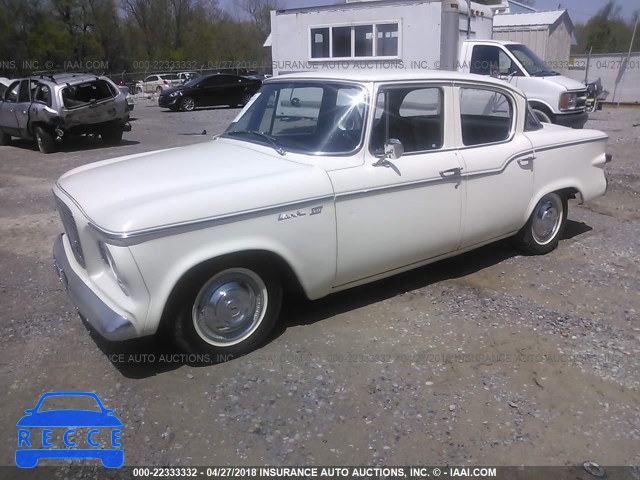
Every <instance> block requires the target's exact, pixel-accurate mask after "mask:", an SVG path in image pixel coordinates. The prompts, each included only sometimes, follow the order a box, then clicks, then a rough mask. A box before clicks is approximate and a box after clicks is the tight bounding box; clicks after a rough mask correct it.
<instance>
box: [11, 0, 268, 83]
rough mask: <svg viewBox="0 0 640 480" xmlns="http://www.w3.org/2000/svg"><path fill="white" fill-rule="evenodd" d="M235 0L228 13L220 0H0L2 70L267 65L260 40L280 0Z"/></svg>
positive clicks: (13, 73) (115, 71) (12, 71)
mask: <svg viewBox="0 0 640 480" xmlns="http://www.w3.org/2000/svg"><path fill="white" fill-rule="evenodd" d="M235 5H236V8H235V11H231V12H230V11H225V10H224V9H222V8H221V7H220V6H219V4H218V2H217V0H0V75H4V76H18V75H22V74H27V73H33V70H38V69H40V70H83V69H85V70H96V68H93V67H98V68H100V69H104V70H108V71H109V72H110V73H118V72H123V71H127V72H132V71H138V72H140V71H145V70H146V71H152V70H170V69H171V70H175V69H179V70H185V69H189V70H194V69H200V68H211V67H212V65H213V66H215V65H231V64H241V63H245V62H246V63H247V64H249V63H251V64H257V65H263V64H264V65H268V64H269V62H270V58H271V57H270V51H269V49H268V48H265V47H263V46H262V45H263V43H264V41H265V39H266V37H267V35H268V33H269V11H270V10H271V9H272V8H276V7H277V1H275V0H241V1H239V2H236V4H235ZM154 66H157V67H158V68H153V67H154ZM171 66H175V68H171ZM82 67H89V68H82ZM182 67H188V68H182Z"/></svg>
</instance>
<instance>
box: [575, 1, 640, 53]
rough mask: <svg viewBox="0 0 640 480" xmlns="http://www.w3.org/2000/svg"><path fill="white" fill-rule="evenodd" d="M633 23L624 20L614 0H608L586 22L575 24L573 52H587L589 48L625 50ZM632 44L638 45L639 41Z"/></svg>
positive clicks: (598, 51)
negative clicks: (576, 43)
mask: <svg viewBox="0 0 640 480" xmlns="http://www.w3.org/2000/svg"><path fill="white" fill-rule="evenodd" d="M633 23H635V18H634V19H633ZM633 23H631V22H628V21H625V19H624V18H623V17H622V15H621V8H620V6H618V5H617V4H616V2H615V0H609V1H608V2H607V4H606V5H605V6H604V7H602V8H601V9H600V10H599V11H598V13H596V14H595V15H594V16H593V17H591V18H590V19H589V21H588V22H587V23H586V24H578V25H576V31H575V33H576V39H577V40H578V46H577V48H576V49H575V53H588V52H589V50H590V49H591V48H593V50H592V52H593V53H620V52H626V51H627V50H628V49H629V43H630V42H631V35H632V31H633ZM636 35H638V34H636ZM636 40H637V39H636ZM634 45H635V46H637V47H638V46H640V41H636V42H634Z"/></svg>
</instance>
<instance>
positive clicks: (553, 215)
mask: <svg viewBox="0 0 640 480" xmlns="http://www.w3.org/2000/svg"><path fill="white" fill-rule="evenodd" d="M567 210H568V208H567V197H566V196H565V195H561V194H559V193H557V192H554V193H548V194H547V195H545V196H544V197H542V198H541V199H540V201H539V202H538V203H537V204H536V206H535V207H534V208H533V212H532V213H531V216H530V217H529V220H528V221H527V224H526V225H525V226H524V227H522V230H520V232H518V234H517V235H516V241H517V243H518V246H519V247H520V248H521V249H522V250H524V251H525V252H526V253H529V254H532V255H544V254H545V253H549V252H551V251H552V250H554V249H555V248H556V247H557V246H558V242H559V241H560V238H561V237H562V234H563V233H564V229H565V226H566V223H567Z"/></svg>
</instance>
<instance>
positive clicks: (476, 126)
mask: <svg viewBox="0 0 640 480" xmlns="http://www.w3.org/2000/svg"><path fill="white" fill-rule="evenodd" d="M512 120H513V107H512V105H511V101H510V100H509V98H507V96H506V95H504V94H502V93H500V92H496V91H494V90H489V89H479V88H461V89H460V122H461V126H462V142H463V143H464V144H465V145H466V146H470V145H482V144H487V143H494V142H500V141H504V140H506V139H507V138H509V134H510V131H511V124H512Z"/></svg>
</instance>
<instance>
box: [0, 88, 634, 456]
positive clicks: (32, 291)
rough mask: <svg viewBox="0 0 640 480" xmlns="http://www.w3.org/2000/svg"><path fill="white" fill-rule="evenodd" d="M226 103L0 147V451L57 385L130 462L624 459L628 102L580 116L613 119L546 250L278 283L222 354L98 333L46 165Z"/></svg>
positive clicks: (144, 145) (195, 125)
mask: <svg viewBox="0 0 640 480" xmlns="http://www.w3.org/2000/svg"><path fill="white" fill-rule="evenodd" d="M237 112H238V110H235V109H210V110H203V111H197V112H192V113H171V112H165V111H161V110H160V109H159V108H158V107H157V106H155V105H154V104H153V102H151V101H148V100H140V101H138V103H137V105H136V109H135V111H134V112H133V114H134V115H133V116H134V117H136V119H135V121H133V122H132V125H133V131H132V132H130V133H126V134H125V141H124V142H123V144H122V145H120V146H118V147H113V148H103V147H102V146H101V145H100V142H99V141H97V140H94V139H84V140H81V141H76V142H74V143H73V144H71V145H68V146H66V147H65V148H64V151H62V152H59V153H55V154H52V155H46V156H45V155H42V154H40V153H39V152H37V149H36V147H35V145H33V144H30V143H27V142H19V141H15V140H14V145H12V146H7V147H0V272H2V275H1V276H0V381H1V384H2V386H3V388H2V393H1V394H0V397H1V399H0V404H2V406H3V408H2V409H1V410H0V419H1V423H2V425H4V428H3V429H2V433H0V445H2V448H1V450H0V464H2V465H13V464H14V458H13V456H14V450H15V448H16V446H17V445H16V427H15V424H16V421H17V420H18V419H19V418H20V417H21V416H22V415H23V410H24V409H26V408H32V407H33V406H34V405H35V402H36V401H37V399H38V398H39V396H40V395H41V394H42V393H43V392H47V391H53V390H86V391H94V392H96V393H97V394H98V395H99V396H100V398H101V399H102V401H103V403H104V404H105V405H106V406H107V407H108V408H113V409H115V411H116V414H117V416H118V418H120V419H121V420H122V422H123V424H124V427H123V432H122V444H123V448H124V451H125V464H126V465H172V466H179V465H266V464H269V465H310V464H314V465H411V464H421V465H426V464H432V465H437V464H451V465H474V464H484V465H575V464H578V463H581V462H583V461H586V460H591V461H594V462H596V463H599V464H601V465H639V464H640V409H639V406H640V369H639V355H638V354H639V352H640V322H639V313H640V126H638V124H640V109H630V108H621V109H605V110H603V111H602V112H598V113H596V114H594V115H592V117H591V119H590V121H589V123H588V124H587V127H590V128H597V129H601V130H604V131H605V132H607V133H608V134H609V135H610V140H609V144H608V151H609V152H610V153H612V154H613V156H614V159H613V162H612V163H611V164H610V166H609V167H608V173H609V179H610V189H609V192H608V193H607V195H606V196H605V197H603V198H601V199H598V200H597V201H595V202H593V203H591V204H589V205H586V206H583V207H581V206H578V205H577V204H575V202H574V203H572V204H570V212H569V219H570V220H569V224H568V228H567V232H566V234H565V238H564V239H563V240H562V241H561V242H560V246H559V248H558V249H557V250H556V251H554V252H553V253H551V254H549V255H547V256H544V257H526V256H522V255H520V254H519V253H518V252H516V251H515V250H513V249H512V248H511V247H510V246H509V243H508V242H500V243H497V244H494V245H490V246H488V247H485V248H482V249H480V250H477V251H474V252H471V253H468V254H465V255H463V256H460V257H458V258H454V259H451V260H447V261H443V262H440V263H437V264H435V265H431V266H428V267H425V268H421V269H419V270H415V271H413V272H410V273H407V274H404V275H400V276H397V277H394V278H391V279H388V280H385V281H381V282H377V283H375V284H372V285H368V286H364V287H361V288H357V289H355V290H351V291H348V292H343V293H340V294H336V295H333V296H331V297H328V298H326V299H323V300H321V301H315V302H309V301H305V300H301V299H296V298H289V299H287V301H286V306H285V311H284V315H283V321H282V323H281V325H280V326H279V328H278V330H277V332H276V333H275V335H274V337H273V339H272V341H271V342H270V343H268V344H267V345H266V346H265V347H263V348H261V349H260V350H258V351H255V352H253V353H251V354H250V355H247V356H246V357H243V358H240V359H237V360H234V361H231V362H229V363H226V364H220V365H209V366H199V365H193V364H191V363H190V362H189V361H188V359H185V358H184V357H182V356H180V355H179V354H178V352H177V351H175V350H174V349H172V348H171V347H170V346H168V345H164V344H160V343H158V342H156V341H155V340H154V339H153V338H151V339H143V340H137V341H132V342H128V343H126V344H124V345H123V346H121V347H119V348H114V347H113V346H112V345H108V344H105V343H104V342H102V341H101V340H100V339H98V338H94V337H93V336H91V335H90V334H89V332H88V330H87V329H86V328H85V327H84V326H83V324H82V323H81V321H80V319H79V317H78V315H77V314H76V313H75V311H74V309H73V307H72V306H71V304H70V303H69V301H68V300H67V297H66V295H65V293H64V291H63V289H62V286H61V285H60V283H59V281H58V279H57V277H56V274H55V272H54V269H53V267H52V260H51V248H52V244H53V241H54V238H55V235H56V233H57V232H59V231H61V228H62V227H61V224H60V221H59V219H58V215H57V213H56V211H55V209H54V204H53V198H52V195H51V188H52V185H53V183H54V181H55V180H56V178H57V177H58V176H60V175H61V174H62V173H64V172H65V171H67V170H69V169H71V168H73V167H76V166H79V165H83V164H86V163H89V162H94V161H96V160H100V159H105V158H112V157H115V156H120V155H125V154H131V153H135V152H139V151H146V150H153V149H159V148H166V147H171V146H179V145H186V144H190V143H194V142H201V141H207V140H208V139H209V138H210V136H211V135H212V134H215V133H218V132H221V131H222V130H223V129H224V128H225V126H226V125H227V124H228V123H229V121H230V120H231V119H232V118H233V117H234V116H235V115H236V114H237ZM204 130H206V135H202V133H203V131H204ZM167 357H169V358H167ZM185 360H186V361H185ZM44 463H46V462H44V461H43V462H42V464H44ZM49 464H57V463H56V462H53V461H50V462H49Z"/></svg>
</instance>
